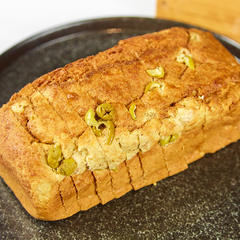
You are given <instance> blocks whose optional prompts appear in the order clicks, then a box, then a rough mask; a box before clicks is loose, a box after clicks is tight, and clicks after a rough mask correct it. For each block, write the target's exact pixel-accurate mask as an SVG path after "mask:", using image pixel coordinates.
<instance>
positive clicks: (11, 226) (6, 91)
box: [0, 18, 240, 239]
mask: <svg viewBox="0 0 240 240" xmlns="http://www.w3.org/2000/svg"><path fill="white" fill-rule="evenodd" d="M173 26H183V27H186V28H189V27H193V26H190V25H187V24H183V23H179V22H172V21H167V20H161V19H150V18H107V19H96V20H89V21H84V22H77V23H73V24H69V25H66V26H62V27H58V28H55V29H53V30H50V31H46V32H43V33H40V34H38V35H36V36H34V37H32V38H29V39H27V40H25V41H23V42H21V43H19V44H18V45H16V46H14V47H13V48H11V49H10V50H8V51H7V52H5V53H3V54H2V55H1V56H0V91H1V95H0V103H1V105H2V104H4V103H6V102H7V101H8V100H9V98H10V97H11V95H12V94H13V93H14V92H17V91H19V90H20V89H21V88H22V87H23V86H24V85H26V84H27V83H28V82H32V81H33V80H34V79H36V78H38V77H39V76H41V75H43V74H45V73H47V72H49V71H51V70H54V69H55V68H58V67H63V66H64V65H65V64H68V63H70V62H72V61H75V60H77V59H79V58H83V57H86V56H89V55H93V54H96V53H98V52H99V51H103V50H105V49H107V48H110V47H112V46H113V45H115V44H117V42H118V41H119V40H121V39H124V38H128V37H132V36H136V35H141V34H144V33H148V32H154V31H159V30H162V29H165V28H169V27H173ZM214 35H215V36H216V38H217V39H219V40H220V41H221V42H222V43H223V44H224V45H225V46H226V47H227V48H228V49H229V51H230V52H232V54H234V55H235V56H236V58H238V59H240V45H239V44H238V43H237V42H235V41H233V40H231V39H229V38H226V37H223V36H220V35H218V34H214ZM239 153H240V144H239V143H238V142H237V143H233V144H231V145H229V146H228V147H226V148H224V149H222V150H220V151H218V152H217V153H215V154H207V155H206V156H205V157H204V158H202V159H201V160H198V161H197V162H194V163H192V164H190V165H189V169H188V170H186V171H185V172H183V173H180V174H177V175H175V176H172V177H169V178H167V179H164V180H162V181H160V182H159V183H158V184H157V186H148V187H145V188H143V189H140V190H138V191H131V192H130V193H128V194H126V195H125V196H123V197H121V198H120V199H116V200H113V201H111V202H109V203H107V204H106V205H104V206H102V205H98V206H96V207H94V208H92V209H90V210H88V211H86V212H79V213H77V214H75V215H74V216H72V217H70V218H68V219H65V220H61V221H56V222H42V221H39V220H36V219H34V218H32V217H31V216H30V215H29V214H28V213H27V212H26V211H25V210H24V208H23V207H22V206H21V204H20V203H19V201H18V200H17V199H16V197H15V196H14V194H13V193H12V191H11V190H10V189H9V188H8V187H7V185H6V184H5V183H4V181H3V180H2V179H1V178H0V229H1V235H0V238H2V239H212V238H213V239H218V238H219V239H239V237H240V233H239V226H240V223H239V219H240V218H239V205H240V167H239V166H240V158H239Z"/></svg>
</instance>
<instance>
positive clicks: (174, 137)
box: [169, 134, 179, 142]
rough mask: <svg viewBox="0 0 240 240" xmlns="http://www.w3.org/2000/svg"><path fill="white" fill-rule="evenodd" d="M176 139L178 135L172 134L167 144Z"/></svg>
mask: <svg viewBox="0 0 240 240" xmlns="http://www.w3.org/2000/svg"><path fill="white" fill-rule="evenodd" d="M178 138H179V135H178V134H174V135H172V137H171V139H170V140H169V142H174V141H176V140H177V139H178Z"/></svg>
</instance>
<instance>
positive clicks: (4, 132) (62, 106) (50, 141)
mask: <svg viewBox="0 0 240 240" xmlns="http://www.w3.org/2000/svg"><path fill="white" fill-rule="evenodd" d="M186 51H187V52H188V54H190V55H191V57H192V59H193V61H194V64H195V69H190V68H189V67H188V66H186V64H184V63H183V62H179V61H177V57H178V56H179V54H181V53H183V52H186ZM158 67H162V68H163V69H164V72H165V75H164V77H163V78H161V79H154V78H153V77H151V76H150V75H149V74H147V70H153V69H156V68H158ZM153 80H155V81H158V82H160V83H161V87H160V88H154V89H153V90H152V91H149V92H145V91H144V90H145V88H146V85H147V84H148V83H150V82H151V81H153ZM239 81H240V66H239V64H238V63H237V61H236V59H235V58H234V57H233V56H232V55H231V54H230V53H229V52H228V50H227V49H225V47H224V46H222V45H221V44H220V43H219V42H218V41H217V40H216V39H215V38H214V37H213V35H212V34H211V33H208V32H203V31H200V30H197V29H184V28H177V27H176V28H171V29H167V30H163V31H160V32H156V33H152V34H146V35H143V36H137V37H133V38H130V39H126V40H122V41H120V42H119V44H118V45H116V46H114V47H112V48H111V49H108V50H106V51H105V52H100V53H98V54H97V55H95V56H90V57H87V58H85V59H80V60H78V61H76V62H73V63H70V64H68V65H66V66H65V67H63V68H59V69H57V70H55V71H53V72H50V73H48V74H46V75H44V76H42V77H40V78H38V79H37V80H35V81H34V82H33V83H29V84H28V85H27V86H25V87H24V88H23V89H21V90H20V91H19V92H18V93H16V94H14V95H13V96H12V98H11V99H10V101H9V102H8V103H7V104H6V105H4V106H3V107H2V108H1V110H0V121H1V124H0V125H1V126H0V127H1V129H0V134H1V137H0V146H1V148H0V154H1V156H2V158H3V159H4V161H5V162H4V165H5V167H6V168H8V169H9V170H10V171H11V172H13V173H14V174H15V176H16V179H17V180H18V181H19V182H20V183H21V185H23V186H24V188H25V190H26V191H27V192H28V194H29V195H31V197H32V199H33V200H32V201H33V202H34V201H38V202H41V204H43V202H45V201H49V199H48V198H49V197H50V196H49V190H51V189H53V186H55V185H56V182H60V181H62V179H63V178H64V176H62V175H59V174H57V173H56V172H55V171H53V170H52V169H51V168H50V166H48V164H47V161H46V157H47V154H48V151H49V149H50V148H51V147H52V146H53V145H54V144H55V143H59V144H60V146H61V148H62V152H63V156H64V158H70V157H73V158H74V159H75V161H76V162H77V164H78V167H77V169H76V171H75V172H74V173H73V174H79V173H82V172H84V171H85V170H86V169H90V170H96V169H105V168H110V169H113V170H115V169H116V168H117V166H118V165H119V164H120V163H121V162H123V161H125V160H128V159H131V158H132V157H133V156H135V155H136V154H137V153H138V152H139V151H142V152H146V151H148V150H149V149H151V148H152V147H153V146H154V144H156V143H157V142H158V141H159V140H160V139H162V138H164V137H166V136H168V135H172V134H176V133H177V134H181V132H184V131H188V130H190V129H192V128H194V127H195V126H197V125H199V124H203V123H204V122H208V121H213V119H214V118H216V117H217V116H219V115H221V114H225V113H226V112H228V111H229V109H230V108H231V106H232V105H233V104H234V103H236V102H237V101H238V100H239V93H238V92H240V91H239ZM104 102H107V103H111V104H112V105H113V106H114V108H115V110H116V116H115V117H114V119H113V123H114V125H115V137H114V140H113V142H112V144H110V145H108V144H107V143H106V135H107V129H104V130H103V134H102V136H101V137H96V136H95V134H94V133H93V131H92V129H91V128H90V127H89V126H88V125H87V124H86V122H85V120H84V116H85V114H86V112H87V111H88V110H89V109H90V108H93V109H96V107H97V106H98V105H99V104H102V103H104ZM132 103H135V104H136V110H135V113H136V120H133V119H132V117H131V115H130V114H129V111H128V110H129V106H130V105H131V104H132Z"/></svg>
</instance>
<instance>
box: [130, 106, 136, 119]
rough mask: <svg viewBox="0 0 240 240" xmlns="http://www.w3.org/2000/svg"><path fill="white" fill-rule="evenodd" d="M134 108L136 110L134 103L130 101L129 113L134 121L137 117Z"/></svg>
mask: <svg viewBox="0 0 240 240" xmlns="http://www.w3.org/2000/svg"><path fill="white" fill-rule="evenodd" d="M135 110H136V104H135V103H132V104H131V105H130V107H129V113H130V115H131V117H132V119H133V120H134V121H135V120H137V117H136V114H135Z"/></svg>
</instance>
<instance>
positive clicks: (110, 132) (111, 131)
mask: <svg viewBox="0 0 240 240" xmlns="http://www.w3.org/2000/svg"><path fill="white" fill-rule="evenodd" d="M99 123H100V124H104V125H105V126H106V127H107V129H108V137H107V144H108V145H110V144H111V143H112V141H113V139H114V135H115V126H114V124H113V122H112V121H110V120H108V121H99Z"/></svg>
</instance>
